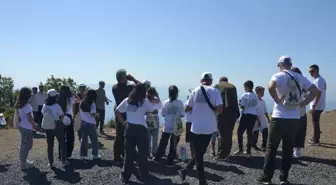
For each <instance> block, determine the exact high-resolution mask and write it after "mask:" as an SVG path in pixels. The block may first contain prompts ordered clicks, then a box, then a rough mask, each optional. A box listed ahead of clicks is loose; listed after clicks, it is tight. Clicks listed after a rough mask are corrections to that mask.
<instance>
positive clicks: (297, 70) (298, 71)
mask: <svg viewBox="0 0 336 185" xmlns="http://www.w3.org/2000/svg"><path fill="white" fill-rule="evenodd" d="M292 71H294V72H296V73H299V74H300V75H302V72H301V70H300V69H299V68H298V67H292Z"/></svg>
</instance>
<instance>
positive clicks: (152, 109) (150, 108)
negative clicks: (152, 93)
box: [144, 98, 158, 114]
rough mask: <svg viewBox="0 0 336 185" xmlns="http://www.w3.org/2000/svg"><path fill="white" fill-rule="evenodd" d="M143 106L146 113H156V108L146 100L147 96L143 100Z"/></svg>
mask: <svg viewBox="0 0 336 185" xmlns="http://www.w3.org/2000/svg"><path fill="white" fill-rule="evenodd" d="M144 106H145V108H146V110H147V112H148V113H153V114H157V113H158V110H157V109H156V108H155V106H154V105H153V104H152V103H150V102H149V101H148V99H147V98H146V99H145V100H144Z"/></svg>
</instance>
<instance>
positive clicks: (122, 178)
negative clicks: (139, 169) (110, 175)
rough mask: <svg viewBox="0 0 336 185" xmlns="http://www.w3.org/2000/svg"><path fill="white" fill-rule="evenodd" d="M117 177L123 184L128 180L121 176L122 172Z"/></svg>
mask: <svg viewBox="0 0 336 185" xmlns="http://www.w3.org/2000/svg"><path fill="white" fill-rule="evenodd" d="M119 179H120V181H121V182H122V183H124V184H128V180H126V179H125V178H124V177H123V175H122V174H120V176H119Z"/></svg>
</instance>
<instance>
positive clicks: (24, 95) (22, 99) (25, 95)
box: [15, 87, 32, 109]
mask: <svg viewBox="0 0 336 185" xmlns="http://www.w3.org/2000/svg"><path fill="white" fill-rule="evenodd" d="M31 93H32V91H31V90H30V89H29V88H28V87H23V88H21V90H20V93H19V98H18V99H17V101H16V104H15V108H17V109H19V108H20V109H21V108H22V107H24V106H26V105H27V103H28V101H29V98H30V97H31Z"/></svg>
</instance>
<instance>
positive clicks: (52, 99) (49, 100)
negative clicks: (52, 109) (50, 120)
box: [45, 95, 58, 105]
mask: <svg viewBox="0 0 336 185" xmlns="http://www.w3.org/2000/svg"><path fill="white" fill-rule="evenodd" d="M57 97H58V95H56V96H49V95H48V96H47V98H46V100H45V104H46V105H54V104H55V103H57Z"/></svg>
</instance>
